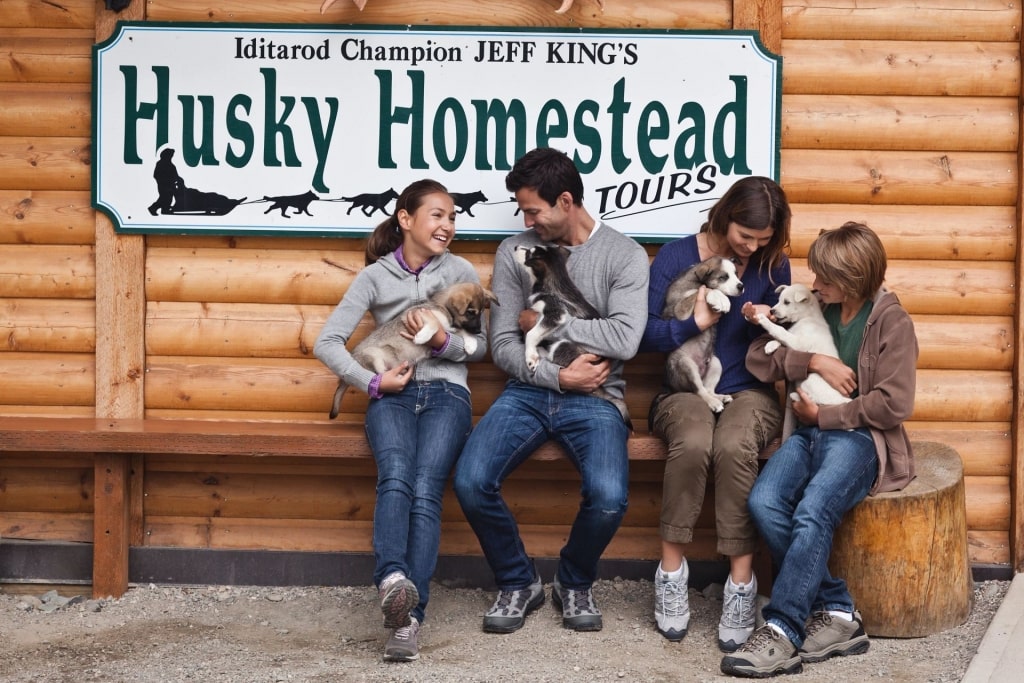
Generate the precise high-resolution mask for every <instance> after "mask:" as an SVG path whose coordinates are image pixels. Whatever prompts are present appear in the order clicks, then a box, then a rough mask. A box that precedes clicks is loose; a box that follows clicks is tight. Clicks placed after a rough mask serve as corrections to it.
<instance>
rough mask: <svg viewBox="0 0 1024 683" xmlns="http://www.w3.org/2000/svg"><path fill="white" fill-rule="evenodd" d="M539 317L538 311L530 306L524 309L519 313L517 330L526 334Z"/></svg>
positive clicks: (535, 324) (534, 325)
mask: <svg viewBox="0 0 1024 683" xmlns="http://www.w3.org/2000/svg"><path fill="white" fill-rule="evenodd" d="M538 318H540V313H538V312H537V311H535V310H533V309H532V308H527V309H524V310H523V311H522V312H521V313H520V314H519V331H520V332H522V333H523V334H526V333H527V332H529V331H530V330H532V329H533V328H534V327H536V326H537V319H538Z"/></svg>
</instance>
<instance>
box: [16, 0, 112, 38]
mask: <svg viewBox="0 0 1024 683" xmlns="http://www.w3.org/2000/svg"><path fill="white" fill-rule="evenodd" d="M95 21H96V2H95V0H61V2H60V3H59V4H58V3H55V2H54V3H50V2H38V1H37V0H4V11H3V14H2V15H0V27H4V28H77V29H87V30H89V31H92V30H93V24H94V23H95Z"/></svg>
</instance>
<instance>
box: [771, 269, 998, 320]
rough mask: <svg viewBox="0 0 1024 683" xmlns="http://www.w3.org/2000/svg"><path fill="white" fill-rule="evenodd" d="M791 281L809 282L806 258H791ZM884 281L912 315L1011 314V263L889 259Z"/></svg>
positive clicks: (811, 278) (810, 276)
mask: <svg viewBox="0 0 1024 683" xmlns="http://www.w3.org/2000/svg"><path fill="white" fill-rule="evenodd" d="M791 264H792V271H793V282H803V283H806V284H811V282H812V281H813V279H814V275H813V274H812V273H811V271H810V270H809V269H808V267H807V261H806V260H805V259H793V260H792V261H791ZM885 284H886V286H887V287H888V288H889V289H891V290H892V291H894V292H896V294H897V295H899V297H900V302H901V303H902V304H903V306H904V307H905V308H906V309H907V310H908V311H909V312H910V313H911V315H923V314H931V315H966V316H974V315H998V316H1006V315H1012V314H1013V307H1014V294H1015V291H1016V290H1015V283H1014V273H1013V267H1012V264H1011V263H1001V262H998V261H995V262H992V261H953V262H949V263H941V262H938V261H889V267H888V269H887V271H886V276H885Z"/></svg>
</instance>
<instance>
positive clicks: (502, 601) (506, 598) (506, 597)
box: [491, 591, 516, 612]
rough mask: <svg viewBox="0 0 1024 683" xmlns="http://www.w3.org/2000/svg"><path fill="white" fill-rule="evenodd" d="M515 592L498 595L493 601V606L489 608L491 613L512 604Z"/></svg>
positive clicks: (503, 592) (502, 592)
mask: <svg viewBox="0 0 1024 683" xmlns="http://www.w3.org/2000/svg"><path fill="white" fill-rule="evenodd" d="M515 596H516V592H515V591H501V592H500V593H498V598H497V600H495V601H494V605H492V606H491V611H492V612H494V611H496V610H502V609H505V608H507V607H508V606H509V605H511V604H512V600H513V599H514V598H515Z"/></svg>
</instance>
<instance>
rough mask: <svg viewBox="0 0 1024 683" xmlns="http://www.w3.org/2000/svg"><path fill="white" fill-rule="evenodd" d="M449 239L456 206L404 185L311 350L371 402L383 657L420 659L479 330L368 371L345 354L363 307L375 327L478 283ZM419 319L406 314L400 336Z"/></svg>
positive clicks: (435, 193)
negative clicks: (469, 341)
mask: <svg viewBox="0 0 1024 683" xmlns="http://www.w3.org/2000/svg"><path fill="white" fill-rule="evenodd" d="M454 236H455V205H454V203H453V201H452V197H451V195H450V194H448V191H447V190H446V189H445V188H444V186H443V185H441V184H440V183H437V182H435V181H432V180H420V181H417V182H414V183H412V184H411V185H409V187H407V188H405V190H404V191H403V192H402V194H401V195H400V196H399V197H398V199H397V200H396V203H395V212H394V214H393V215H392V216H391V217H390V218H388V219H387V220H385V221H384V222H382V223H381V224H380V225H378V226H377V227H376V228H375V229H374V231H373V234H372V235H371V236H370V238H369V240H368V241H367V245H366V264H367V265H366V268H364V269H363V270H362V271H360V272H359V274H358V275H357V276H356V278H355V279H354V280H353V281H352V284H351V285H349V288H348V291H347V292H345V296H344V298H342V300H341V303H339V304H338V307H337V308H336V309H335V310H334V312H333V313H332V314H331V317H330V318H329V319H328V320H327V323H326V324H325V325H324V328H323V330H322V331H321V333H320V337H319V338H318V339H317V342H316V346H315V348H314V353H315V354H316V356H317V358H319V359H320V360H321V361H322V362H323V363H324V364H325V365H327V367H329V368H330V369H331V370H333V371H334V373H335V374H337V375H338V376H339V377H341V378H342V379H343V380H344V381H345V382H346V383H348V384H349V386H352V387H357V388H360V389H362V390H363V391H365V392H366V393H368V394H369V395H370V398H371V400H370V404H369V407H368V408H367V410H366V436H367V438H368V440H369V442H370V448H371V449H372V450H373V457H374V460H375V461H376V463H377V501H376V504H375V507H374V512H373V552H374V559H375V562H376V567H375V569H374V575H373V580H374V584H375V585H376V586H377V587H378V589H379V592H380V598H381V610H382V611H383V613H384V626H385V627H387V628H390V629H393V630H392V633H391V635H390V637H389V639H388V641H387V644H386V645H385V648H384V659H385V660H387V661H411V660H415V659H417V658H418V657H419V647H418V642H419V641H418V634H419V628H420V625H421V624H422V623H423V619H424V613H425V610H426V606H427V599H428V595H429V589H430V578H431V576H433V573H434V568H435V566H436V564H437V553H438V546H439V543H440V535H441V500H442V496H443V493H444V487H445V483H446V481H447V479H448V475H449V473H450V472H451V469H452V466H453V465H454V463H455V460H456V458H457V457H458V454H459V452H460V451H461V450H462V445H463V444H464V443H465V441H466V438H467V437H468V436H469V432H470V429H471V427H472V409H471V405H470V397H469V387H468V385H467V383H466V378H467V370H466V365H465V362H466V361H476V360H480V359H481V358H483V356H484V354H485V353H486V352H487V343H486V342H487V336H486V330H481V332H480V333H479V334H478V335H475V336H476V340H477V345H476V349H475V350H474V351H473V352H472V353H471V354H470V353H467V352H466V349H465V348H464V345H463V338H462V337H461V336H460V335H449V334H448V333H447V332H445V331H444V329H439V330H438V331H437V332H436V333H435V335H434V337H433V338H432V339H430V340H429V342H428V344H429V345H430V347H431V349H432V351H431V358H429V359H427V360H425V361H423V362H421V363H419V364H418V365H417V366H416V368H415V377H414V376H413V375H414V372H413V369H412V368H410V367H409V365H408V363H403V364H402V365H400V366H399V367H396V368H394V369H392V370H388V371H387V372H384V373H382V374H377V375H375V374H374V373H373V372H372V371H371V370H367V369H366V368H363V367H361V366H360V365H359V364H358V363H356V362H355V360H354V359H353V358H352V355H351V354H350V353H349V351H348V350H347V349H346V348H345V345H346V343H347V342H348V341H349V338H350V337H351V335H352V332H353V331H354V330H355V329H356V326H357V325H358V324H359V321H360V320H361V319H362V317H363V315H364V314H365V313H366V312H367V311H369V312H370V313H371V314H372V315H373V318H374V321H375V322H376V323H377V324H378V325H380V324H382V323H384V322H386V321H388V320H390V319H392V318H394V317H395V316H396V315H399V314H400V313H402V312H403V311H405V310H406V309H408V308H409V307H410V306H413V305H415V304H416V303H418V302H422V301H424V300H426V299H427V298H428V297H430V296H431V295H432V294H434V293H435V292H437V291H439V290H441V289H444V288H446V287H448V286H450V285H453V284H456V283H459V282H479V277H478V276H477V274H476V270H475V269H474V268H473V266H472V265H471V264H470V263H469V262H468V261H467V260H465V259H463V258H461V257H459V256H455V255H453V254H451V253H450V252H449V251H448V245H449V244H450V243H451V240H452V238H453V237H454ZM425 315H430V313H429V312H426V311H422V310H419V309H416V310H414V311H412V312H411V313H410V314H408V315H407V316H406V317H405V321H404V322H405V325H406V328H407V333H408V334H409V336H410V338H411V336H412V335H414V334H415V333H416V332H417V331H418V330H419V329H420V328H421V327H422V326H423V316H425Z"/></svg>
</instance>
